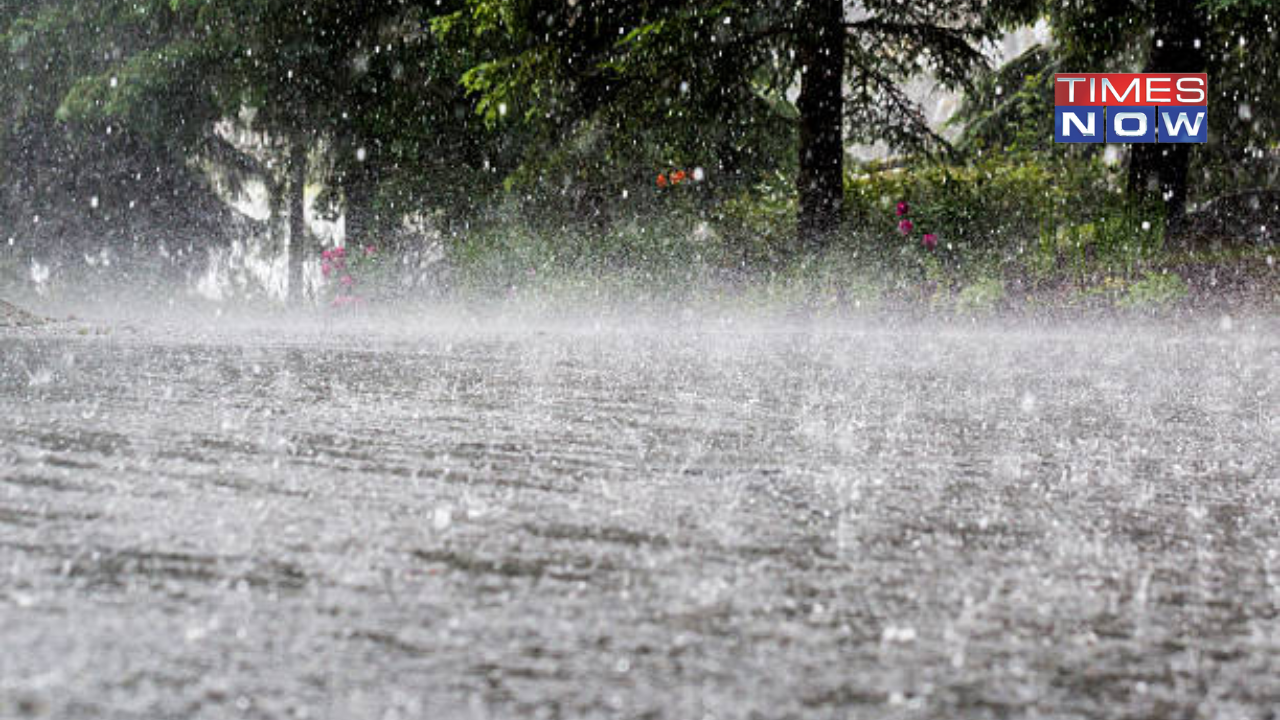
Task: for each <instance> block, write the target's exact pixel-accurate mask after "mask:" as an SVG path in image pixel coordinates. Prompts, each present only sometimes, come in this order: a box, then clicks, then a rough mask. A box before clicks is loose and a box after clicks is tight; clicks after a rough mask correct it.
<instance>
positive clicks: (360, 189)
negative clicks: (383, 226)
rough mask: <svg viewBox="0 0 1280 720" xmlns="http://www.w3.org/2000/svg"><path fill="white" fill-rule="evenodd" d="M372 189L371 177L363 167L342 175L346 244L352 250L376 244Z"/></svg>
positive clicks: (372, 181)
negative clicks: (373, 234) (373, 236)
mask: <svg viewBox="0 0 1280 720" xmlns="http://www.w3.org/2000/svg"><path fill="white" fill-rule="evenodd" d="M374 187H375V182H374V179H373V177H372V176H371V174H370V173H369V172H368V171H367V170H365V169H364V168H363V167H354V168H349V169H348V170H347V171H346V172H344V173H343V175H342V198H343V205H344V207H343V210H344V212H343V215H344V218H345V222H346V231H347V232H346V244H347V247H348V248H351V249H352V250H357V249H360V248H363V247H364V246H366V245H376V244H377V243H375V242H374V241H373V238H372V232H373V190H374Z"/></svg>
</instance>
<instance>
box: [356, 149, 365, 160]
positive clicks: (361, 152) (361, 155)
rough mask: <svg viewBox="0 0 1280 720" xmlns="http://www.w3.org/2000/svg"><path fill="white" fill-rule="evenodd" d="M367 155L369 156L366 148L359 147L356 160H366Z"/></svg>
mask: <svg viewBox="0 0 1280 720" xmlns="http://www.w3.org/2000/svg"><path fill="white" fill-rule="evenodd" d="M366 157H368V152H366V151H365V149H364V148H358V149H357V150H356V160H357V161H359V162H364V159H365V158H366Z"/></svg>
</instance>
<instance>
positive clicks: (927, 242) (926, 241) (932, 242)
mask: <svg viewBox="0 0 1280 720" xmlns="http://www.w3.org/2000/svg"><path fill="white" fill-rule="evenodd" d="M920 243H921V244H922V245H924V246H925V249H927V250H932V249H934V248H936V247H938V236H937V235H934V234H933V233H925V234H924V237H922V238H920Z"/></svg>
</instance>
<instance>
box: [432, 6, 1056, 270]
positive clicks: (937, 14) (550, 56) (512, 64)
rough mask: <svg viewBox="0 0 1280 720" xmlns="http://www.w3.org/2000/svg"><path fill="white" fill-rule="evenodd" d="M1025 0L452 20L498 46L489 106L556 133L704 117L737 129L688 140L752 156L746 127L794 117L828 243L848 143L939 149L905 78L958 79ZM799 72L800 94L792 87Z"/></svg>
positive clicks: (477, 83)
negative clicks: (710, 139) (717, 137)
mask: <svg viewBox="0 0 1280 720" xmlns="http://www.w3.org/2000/svg"><path fill="white" fill-rule="evenodd" d="M1030 5H1031V4H1030V3H1028V2H997V3H994V4H993V3H982V2H978V1H977V0H942V1H939V2H933V3H928V4H927V5H926V4H921V3H909V2H892V1H888V0H884V1H881V2H865V3H859V4H857V5H856V6H850V7H846V5H845V4H844V3H843V2H841V1H840V0H804V2H800V3H792V2H782V1H781V0H721V1H720V2H691V1H688V0H686V1H684V2H679V1H674V0H668V1H666V2H661V1H655V0H650V1H648V2H626V3H623V2H609V1H607V0H582V2H579V3H570V4H561V3H550V2H545V3H544V2H536V1H534V2H529V1H527V0H470V1H469V2H468V3H467V7H466V8H465V9H464V10H461V11H459V12H458V13H455V15H454V17H453V20H454V21H455V22H460V23H462V24H465V25H467V26H468V27H469V29H470V31H471V32H472V34H473V35H474V36H476V37H478V38H481V41H482V42H489V43H491V44H494V45H496V46H498V47H500V48H501V50H500V51H499V52H500V54H499V56H498V57H496V58H495V59H493V60H491V61H488V62H486V63H484V64H482V65H479V66H477V67H476V68H473V69H472V71H470V72H469V73H468V74H467V75H466V76H465V78H464V80H465V82H466V83H467V85H468V87H469V88H470V89H472V90H473V91H475V92H476V93H478V94H479V95H480V96H481V98H482V99H481V101H480V107H481V109H482V111H484V112H487V113H488V114H489V116H490V119H491V120H496V118H495V116H494V115H495V113H496V112H498V111H500V110H503V109H515V108H519V109H520V110H521V115H520V118H521V119H522V120H524V121H528V122H532V123H534V124H535V126H537V127H539V128H541V129H542V132H543V134H544V137H547V138H548V139H550V140H552V141H553V142H558V141H563V140H564V139H565V138H566V137H571V136H572V135H573V134H574V133H573V131H574V130H575V129H579V128H581V127H583V126H584V125H589V124H592V121H593V120H596V119H599V118H609V119H611V120H612V121H613V122H612V123H595V124H594V125H592V126H593V127H595V128H596V129H597V131H599V132H603V133H605V134H617V135H621V136H623V137H634V135H635V134H636V129H637V128H638V127H641V128H646V129H648V128H651V127H652V126H653V124H654V123H663V122H666V123H670V122H671V121H672V120H673V119H676V118H679V119H685V120H688V119H696V120H698V121H701V122H702V123H706V125H699V126H698V127H699V128H701V127H705V126H716V125H723V126H728V127H734V128H737V129H740V130H741V131H744V132H741V133H740V134H739V135H738V136H736V137H730V138H729V139H728V142H725V143H717V144H702V145H701V146H699V145H697V144H688V145H687V146H688V147H690V148H691V149H693V150H694V153H695V154H699V155H701V156H702V157H700V158H698V160H700V161H703V162H713V161H719V162H724V161H725V160H726V159H729V158H732V157H733V156H734V155H736V154H745V153H746V152H749V151H748V150H747V149H746V148H747V147H749V146H750V144H751V141H752V139H753V138H752V136H751V134H750V133H749V132H747V131H749V130H750V129H764V128H768V127H771V124H772V123H771V122H770V121H772V120H777V119H779V118H781V119H783V120H785V121H786V123H787V125H788V126H789V127H790V128H791V132H790V133H789V137H790V138H792V142H794V143H796V144H794V145H792V151H791V152H792V153H793V157H795V158H796V161H795V163H794V165H793V167H794V168H795V172H796V173H797V175H796V180H797V189H798V197H799V209H798V212H799V217H798V221H797V233H798V235H797V239H798V242H799V244H800V245H802V246H807V247H822V246H825V245H826V244H828V243H829V242H830V238H831V234H832V231H833V230H834V228H836V227H838V225H839V223H840V218H841V205H842V198H843V152H844V142H845V140H847V139H855V140H885V141H888V142H889V143H891V144H892V145H894V146H897V147H911V148H920V147H928V146H934V147H938V146H941V145H943V144H944V143H942V142H941V138H939V137H938V136H937V135H936V134H934V133H933V132H932V131H931V130H930V129H929V127H928V126H927V124H926V123H925V122H924V119H923V114H922V112H921V111H920V109H919V108H918V107H917V106H916V104H915V103H914V102H912V101H911V100H910V99H909V98H908V97H907V96H906V94H905V92H904V91H903V88H902V82H903V81H904V80H905V79H907V78H909V77H912V76H914V75H917V74H920V73H923V72H931V73H932V74H933V75H934V76H935V77H936V78H937V79H938V80H939V81H941V82H942V83H944V84H947V85H959V84H963V83H965V82H966V81H967V80H968V78H969V77H970V76H971V75H972V73H973V71H974V70H975V69H977V68H978V67H980V66H981V65H982V63H983V56H982V55H981V53H980V52H979V51H978V49H977V46H978V44H979V43H980V42H981V41H982V40H984V39H987V38H990V37H992V36H993V34H994V33H995V31H996V28H997V27H998V25H999V23H1000V22H1001V21H1003V20H1006V19H1007V18H1008V17H1009V16H1010V15H1011V14H1014V13H1020V12H1021V13H1025V12H1026V8H1027V7H1029V6H1030ZM992 7H994V8H995V9H992ZM704 67H710V68H716V73H715V74H714V75H713V76H712V78H711V81H712V83H713V84H714V85H715V86H716V87H715V89H712V88H710V87H698V86H697V82H696V81H697V80H699V79H700V78H701V77H702V75H701V73H700V72H699V68H704ZM797 81H798V82H799V96H798V99H797V102H796V103H795V104H794V105H792V104H791V102H790V101H789V100H787V99H786V98H788V95H789V93H790V91H791V90H792V88H793V87H794V86H795V85H796V83H797ZM620 107H621V108H625V112H619V111H618V108H620ZM619 116H625V118H626V119H625V120H620V119H619ZM797 131H798V132H797ZM686 132H687V130H686ZM656 145H657V146H658V147H662V146H663V145H664V144H663V143H657V144H656ZM666 145H667V146H668V147H670V146H671V144H666Z"/></svg>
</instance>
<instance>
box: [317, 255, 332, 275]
mask: <svg viewBox="0 0 1280 720" xmlns="http://www.w3.org/2000/svg"><path fill="white" fill-rule="evenodd" d="M320 272H322V273H324V276H325V277H329V275H331V274H332V273H333V266H332V265H330V264H329V262H328V259H327V258H326V259H325V262H323V263H320Z"/></svg>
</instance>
